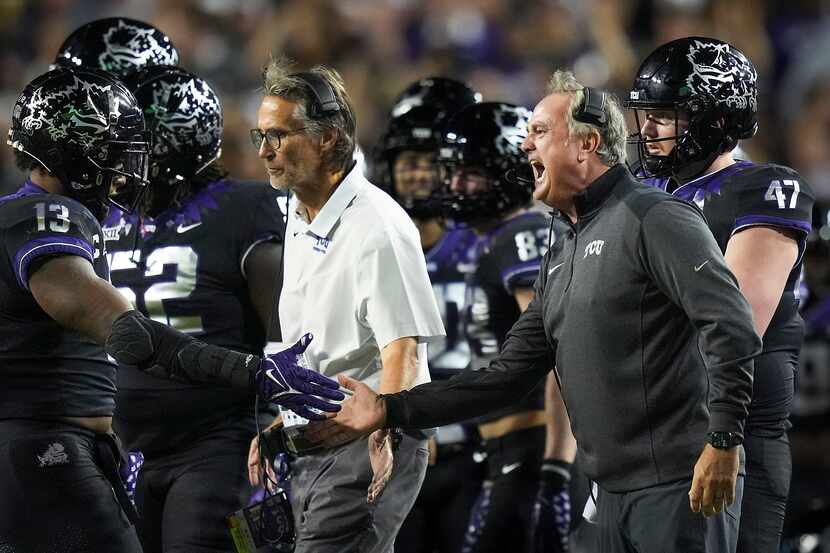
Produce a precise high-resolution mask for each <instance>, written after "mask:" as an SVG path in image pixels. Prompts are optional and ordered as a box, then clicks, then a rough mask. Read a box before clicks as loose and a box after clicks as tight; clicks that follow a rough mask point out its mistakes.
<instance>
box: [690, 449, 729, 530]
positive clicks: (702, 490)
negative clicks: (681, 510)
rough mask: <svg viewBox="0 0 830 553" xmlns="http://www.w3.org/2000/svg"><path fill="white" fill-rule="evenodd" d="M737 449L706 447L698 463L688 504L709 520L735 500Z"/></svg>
mask: <svg viewBox="0 0 830 553" xmlns="http://www.w3.org/2000/svg"><path fill="white" fill-rule="evenodd" d="M739 463H740V460H739V452H738V446H735V447H730V448H729V449H717V448H714V447H712V446H711V445H710V444H706V446H704V448H703V452H702V453H701V454H700V457H699V458H698V460H697V463H696V464H695V472H694V477H693V478H692V488H691V489H690V490H689V505H690V506H691V508H692V511H694V512H695V513H702V514H703V516H705V517H710V516H712V515H714V514H715V513H720V512H721V511H723V509H724V508H725V507H726V506H727V505H731V504H732V503H733V502H734V501H735V482H736V481H737V479H738V465H739Z"/></svg>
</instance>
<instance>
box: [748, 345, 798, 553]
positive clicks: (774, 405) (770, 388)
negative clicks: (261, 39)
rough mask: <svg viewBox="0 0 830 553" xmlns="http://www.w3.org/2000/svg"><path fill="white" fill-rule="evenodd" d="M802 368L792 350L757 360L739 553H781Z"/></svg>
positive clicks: (770, 354) (773, 353)
mask: <svg viewBox="0 0 830 553" xmlns="http://www.w3.org/2000/svg"><path fill="white" fill-rule="evenodd" d="M797 366H798V356H797V355H796V354H795V353H794V352H789V351H780V352H772V353H765V354H763V355H761V356H760V357H758V358H756V360H755V378H754V383H753V386H752V403H751V404H750V406H749V417H748V419H747V423H746V428H745V430H744V449H745V450H746V483H745V485H744V498H743V504H742V506H741V526H740V533H739V536H738V553H778V549H779V544H780V541H781V530H782V528H783V525H784V514H785V512H786V507H787V497H788V496H789V492H790V478H791V476H792V457H791V455H790V442H789V438H788V437H787V430H788V429H789V426H790V425H789V420H788V419H789V416H790V409H791V407H792V400H793V393H794V376H795V370H796V367H797Z"/></svg>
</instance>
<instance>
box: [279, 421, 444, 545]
mask: <svg viewBox="0 0 830 553" xmlns="http://www.w3.org/2000/svg"><path fill="white" fill-rule="evenodd" d="M427 457H428V451H427V443H426V441H425V440H416V439H414V438H411V437H409V436H404V438H403V441H401V444H400V447H399V448H398V451H397V452H396V453H395V466H394V469H393V471H392V478H391V479H390V481H389V483H388V484H387V485H386V490H385V491H384V492H383V495H382V496H381V497H380V499H379V500H378V501H377V502H376V504H375V505H368V504H367V503H366V492H367V490H368V489H369V483H370V482H371V481H372V468H371V466H370V465H369V450H368V445H367V440H366V439H362V440H357V441H355V442H352V443H350V444H346V445H344V446H341V447H338V448H334V449H329V450H326V451H324V452H323V453H319V454H316V455H307V456H304V457H300V458H299V459H297V460H296V461H295V462H294V464H293V466H292V478H291V507H292V509H293V510H294V522H295V525H296V529H297V547H296V549H295V550H294V553H312V552H313V553H390V552H391V551H392V546H393V544H394V541H395V536H396V535H397V533H398V530H399V529H400V527H401V524H402V523H403V521H404V519H405V518H406V515H407V514H408V513H409V510H410V509H411V508H412V505H413V504H414V503H415V498H416V497H417V496H418V491H419V490H420V489H421V483H422V482H423V481H424V475H425V473H426V468H427Z"/></svg>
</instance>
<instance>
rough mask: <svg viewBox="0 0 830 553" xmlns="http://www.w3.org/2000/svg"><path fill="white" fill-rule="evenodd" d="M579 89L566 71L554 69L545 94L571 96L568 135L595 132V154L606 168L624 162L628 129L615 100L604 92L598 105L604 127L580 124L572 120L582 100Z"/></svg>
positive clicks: (618, 104) (618, 103)
mask: <svg viewBox="0 0 830 553" xmlns="http://www.w3.org/2000/svg"><path fill="white" fill-rule="evenodd" d="M583 88H585V87H584V86H583V85H582V84H581V83H580V82H579V81H577V80H576V77H574V74H573V73H571V72H570V71H564V70H557V71H556V72H554V74H553V75H551V77H550V80H549V81H548V86H547V93H548V94H568V95H570V97H571V109H569V110H568V136H585V135H587V134H590V133H592V132H597V133H599V138H600V141H599V146H597V157H599V159H600V160H601V161H602V162H603V163H604V164H605V165H607V166H609V167H611V166H612V165H616V164H617V163H625V158H626V152H625V142H626V138H627V135H628V130H627V127H626V124H625V117H624V116H623V112H622V109H621V108H620V102H619V100H617V98H616V97H614V96H613V95H612V94H609V93H607V92H606V93H605V103H604V105H603V106H602V110H603V111H604V112H605V120H606V121H607V123H608V124H607V126H606V127H605V129H601V128H599V127H596V126H594V125H591V124H589V123H582V122H580V121H577V120H576V119H574V113H576V111H577V110H578V109H579V106H580V104H582V102H583V101H584V99H585V93H584V92H582V89H583Z"/></svg>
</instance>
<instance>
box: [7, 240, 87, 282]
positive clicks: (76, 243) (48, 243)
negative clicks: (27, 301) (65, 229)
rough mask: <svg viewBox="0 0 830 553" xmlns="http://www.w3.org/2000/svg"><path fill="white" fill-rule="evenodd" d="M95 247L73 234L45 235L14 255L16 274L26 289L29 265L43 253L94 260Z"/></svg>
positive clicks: (28, 243)
mask: <svg viewBox="0 0 830 553" xmlns="http://www.w3.org/2000/svg"><path fill="white" fill-rule="evenodd" d="M92 252H93V249H92V246H90V244H89V242H87V241H86V240H79V239H78V238H73V237H71V236H44V237H41V238H36V239H35V240H31V241H29V242H26V243H25V244H23V246H21V247H20V248H19V249H18V250H17V254H16V255H15V256H14V268H15V276H17V282H18V284H20V286H21V287H22V288H23V289H24V290H28V289H29V265H30V264H31V263H32V261H34V260H35V259H37V258H38V257H41V256H43V255H51V254H56V253H64V254H69V255H78V256H81V257H83V258H84V259H87V260H89V262H90V263H92V262H93V253H92Z"/></svg>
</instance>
